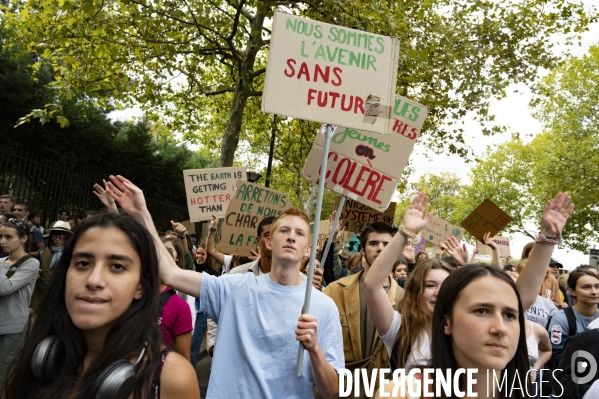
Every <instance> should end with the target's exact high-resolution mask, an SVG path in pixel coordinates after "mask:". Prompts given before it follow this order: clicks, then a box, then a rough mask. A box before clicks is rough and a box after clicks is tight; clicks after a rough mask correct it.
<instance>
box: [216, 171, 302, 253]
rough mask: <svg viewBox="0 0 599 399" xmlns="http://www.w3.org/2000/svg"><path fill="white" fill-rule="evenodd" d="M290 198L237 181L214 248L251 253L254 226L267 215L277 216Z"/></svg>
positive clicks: (286, 206)
mask: <svg viewBox="0 0 599 399" xmlns="http://www.w3.org/2000/svg"><path fill="white" fill-rule="evenodd" d="M291 207H292V205H291V201H289V198H287V196H286V195H285V194H283V193H281V192H279V191H275V190H271V189H269V188H266V187H263V186H259V185H257V184H253V183H248V182H246V181H242V180H237V184H236V191H235V195H234V196H233V197H232V198H231V201H230V202H229V207H228V208H227V214H226V215H225V217H224V222H223V226H222V232H221V240H220V242H219V243H218V245H217V246H216V249H217V250H219V251H220V252H222V253H224V254H232V255H245V256H251V252H250V251H251V250H252V249H253V248H255V247H256V233H257V230H258V225H259V224H260V222H261V221H262V219H264V218H265V217H268V216H275V217H277V216H279V215H280V214H281V213H283V211H285V210H286V209H289V208H291Z"/></svg>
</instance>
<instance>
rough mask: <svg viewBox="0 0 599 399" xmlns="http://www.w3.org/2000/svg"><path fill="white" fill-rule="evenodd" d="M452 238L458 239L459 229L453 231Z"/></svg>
mask: <svg viewBox="0 0 599 399" xmlns="http://www.w3.org/2000/svg"><path fill="white" fill-rule="evenodd" d="M453 236H454V237H459V236H460V230H459V229H453Z"/></svg>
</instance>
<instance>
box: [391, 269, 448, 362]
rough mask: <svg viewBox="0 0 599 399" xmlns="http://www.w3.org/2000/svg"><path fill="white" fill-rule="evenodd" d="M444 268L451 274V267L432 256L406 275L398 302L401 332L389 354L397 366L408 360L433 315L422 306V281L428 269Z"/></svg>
mask: <svg viewBox="0 0 599 399" xmlns="http://www.w3.org/2000/svg"><path fill="white" fill-rule="evenodd" d="M435 269H437V270H445V271H446V272H447V273H449V274H451V272H452V270H453V268H452V267H450V266H449V265H448V264H447V263H445V262H444V261H442V260H440V259H437V258H434V259H428V260H423V261H420V262H419V263H418V264H417V265H416V266H415V267H414V269H413V270H412V272H411V273H410V274H409V275H408V279H407V280H406V284H405V294H404V296H403V298H402V299H401V301H400V302H399V305H398V307H399V309H398V310H399V313H401V317H402V323H401V333H400V334H399V340H397V341H399V342H397V341H396V343H395V345H394V346H398V348H397V351H396V350H395V348H394V351H393V352H395V353H391V356H397V362H396V364H397V367H403V366H404V365H405V364H406V361H407V360H408V356H409V354H410V352H411V350H412V349H413V348H414V345H415V344H416V341H417V340H418V338H419V337H420V335H421V334H422V332H423V331H424V329H425V328H426V326H427V324H429V323H431V320H432V317H433V315H432V314H431V313H430V312H429V311H428V310H427V309H425V308H424V307H423V306H422V303H421V301H420V297H421V296H422V292H423V291H424V282H425V281H426V276H427V275H428V272H429V271H430V270H435Z"/></svg>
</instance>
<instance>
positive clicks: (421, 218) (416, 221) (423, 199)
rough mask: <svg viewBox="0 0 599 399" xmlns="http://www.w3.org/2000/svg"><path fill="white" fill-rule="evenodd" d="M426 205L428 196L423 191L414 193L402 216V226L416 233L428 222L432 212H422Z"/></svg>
mask: <svg viewBox="0 0 599 399" xmlns="http://www.w3.org/2000/svg"><path fill="white" fill-rule="evenodd" d="M427 205H428V196H427V195H426V194H425V193H423V192H420V193H418V194H416V196H415V197H414V198H413V199H412V202H411V203H410V206H409V207H408V209H407V210H406V213H405V214H404V216H403V227H404V228H405V229H406V230H407V231H409V232H410V233H414V234H418V233H420V232H421V231H422V230H423V229H424V228H425V227H426V225H427V224H428V223H429V222H430V220H431V216H432V215H433V213H432V212H428V213H426V214H425V213H424V210H425V208H426V206H427Z"/></svg>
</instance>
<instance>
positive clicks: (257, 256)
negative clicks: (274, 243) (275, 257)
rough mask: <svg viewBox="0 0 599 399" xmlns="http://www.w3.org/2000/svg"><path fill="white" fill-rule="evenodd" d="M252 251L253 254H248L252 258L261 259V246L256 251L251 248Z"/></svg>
mask: <svg viewBox="0 0 599 399" xmlns="http://www.w3.org/2000/svg"><path fill="white" fill-rule="evenodd" d="M250 252H251V253H252V256H248V258H249V259H250V260H258V259H260V247H258V248H257V249H256V250H255V251H254V250H253V249H250Z"/></svg>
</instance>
